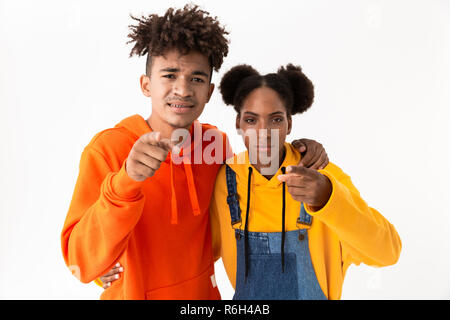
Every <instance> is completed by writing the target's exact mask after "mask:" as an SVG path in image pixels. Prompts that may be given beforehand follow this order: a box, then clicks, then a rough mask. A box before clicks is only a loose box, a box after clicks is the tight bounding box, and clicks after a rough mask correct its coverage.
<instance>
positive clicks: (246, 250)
mask: <svg viewBox="0 0 450 320" xmlns="http://www.w3.org/2000/svg"><path fill="white" fill-rule="evenodd" d="M252 171H253V169H252V167H248V185H247V212H246V214H245V229H244V241H245V243H244V255H245V282H247V276H248V269H249V263H248V251H249V250H248V213H249V211H250V192H251V190H250V186H251V183H252Z"/></svg>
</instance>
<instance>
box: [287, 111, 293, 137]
mask: <svg viewBox="0 0 450 320" xmlns="http://www.w3.org/2000/svg"><path fill="white" fill-rule="evenodd" d="M287 121H288V130H287V135H288V134H290V133H291V130H292V117H291V116H290V115H288V116H287Z"/></svg>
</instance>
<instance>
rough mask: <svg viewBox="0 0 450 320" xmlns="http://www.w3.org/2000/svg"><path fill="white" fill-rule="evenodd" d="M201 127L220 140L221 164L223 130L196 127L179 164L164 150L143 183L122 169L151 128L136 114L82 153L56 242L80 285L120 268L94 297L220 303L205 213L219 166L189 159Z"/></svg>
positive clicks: (200, 144) (203, 145) (100, 135)
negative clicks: (117, 265)
mask: <svg viewBox="0 0 450 320" xmlns="http://www.w3.org/2000/svg"><path fill="white" fill-rule="evenodd" d="M209 129H211V130H212V131H214V132H215V133H216V134H217V135H219V136H221V137H222V139H223V142H224V143H223V144H222V145H221V146H222V147H223V149H222V150H221V152H222V154H223V159H222V161H223V160H224V159H225V158H226V156H227V155H228V156H229V155H230V154H231V155H232V153H231V149H226V147H225V146H229V145H228V143H227V138H226V135H225V134H224V133H223V132H220V131H218V130H217V128H215V127H213V126H211V125H208V124H199V123H198V122H196V125H194V124H193V125H192V127H191V134H192V133H193V134H194V138H193V142H192V143H191V144H190V150H187V151H186V150H183V151H184V159H183V162H182V163H180V164H175V163H173V162H172V161H171V154H170V153H169V155H168V157H167V159H166V160H165V162H163V163H162V164H161V166H160V168H159V169H158V170H157V171H156V173H155V175H154V176H152V177H151V178H148V179H147V180H145V181H143V182H136V181H134V180H132V179H131V178H130V177H129V176H128V175H127V173H126V171H125V161H126V158H127V157H128V153H129V152H130V150H131V148H132V147H133V145H134V143H135V142H136V140H137V139H138V138H139V137H140V136H142V135H143V134H145V133H147V132H150V131H151V129H150V127H149V126H148V124H147V122H146V121H145V120H144V119H143V118H142V117H141V116H139V115H134V116H131V117H129V118H126V119H124V120H123V121H122V122H120V123H119V124H118V125H116V126H115V127H114V128H111V129H107V130H104V131H102V132H100V133H98V134H97V135H96V136H95V137H94V138H93V139H92V141H91V142H90V143H89V144H88V146H87V147H86V148H85V149H84V151H83V154H82V156H81V161H80V172H79V176H78V180H77V183H76V186H75V191H74V194H73V197H72V202H71V204H70V208H69V212H68V214H67V217H66V221H65V223H64V228H63V231H62V234H61V244H62V251H63V255H64V259H65V261H66V264H67V266H69V268H70V269H71V270H75V271H76V273H77V275H78V276H79V278H80V281H82V282H84V283H87V282H91V281H93V280H94V279H96V278H98V277H99V276H101V275H102V274H104V273H105V272H107V271H108V270H110V269H111V268H112V266H113V265H114V264H115V263H116V262H120V263H121V264H122V266H123V267H124V270H125V271H124V273H123V274H122V276H121V278H120V279H119V280H117V281H115V282H114V283H113V284H112V285H111V287H110V288H108V289H106V290H105V291H104V292H103V294H102V296H101V299H220V294H219V291H218V289H217V287H216V284H215V280H214V260H213V253H212V248H211V231H210V224H209V209H208V208H209V202H210V199H211V195H212V191H213V187H214V182H215V179H216V175H217V172H218V170H219V168H220V165H221V164H220V163H212V164H205V163H202V164H195V163H196V162H197V161H195V162H194V153H196V152H197V151H201V152H203V151H204V149H205V148H206V147H208V145H209V144H211V142H204V141H203V142H202V140H203V139H198V137H199V136H200V135H201V136H203V134H204V133H205V131H206V130H208V131H209ZM200 131H201V133H200ZM213 141H214V140H213ZM187 149H189V148H187ZM210 149H211V146H210ZM227 152H228V153H227ZM182 155H183V154H182ZM219 155H220V154H219ZM191 163H194V164H191Z"/></svg>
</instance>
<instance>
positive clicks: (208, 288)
mask: <svg viewBox="0 0 450 320" xmlns="http://www.w3.org/2000/svg"><path fill="white" fill-rule="evenodd" d="M145 298H146V299H147V300H220V293H219V290H218V289H217V285H216V281H215V276H214V265H211V266H210V267H209V268H208V269H207V270H206V271H204V272H203V273H201V274H200V275H198V276H196V277H194V278H192V279H189V280H186V281H183V282H180V283H177V284H174V285H171V286H167V287H162V288H158V289H154V290H151V291H147V292H146V293H145Z"/></svg>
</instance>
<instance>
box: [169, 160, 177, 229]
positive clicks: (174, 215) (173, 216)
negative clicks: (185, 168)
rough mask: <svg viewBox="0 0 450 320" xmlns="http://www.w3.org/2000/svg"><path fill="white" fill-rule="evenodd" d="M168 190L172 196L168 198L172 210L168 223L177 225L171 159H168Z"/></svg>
mask: <svg viewBox="0 0 450 320" xmlns="http://www.w3.org/2000/svg"><path fill="white" fill-rule="evenodd" d="M170 189H171V190H172V196H171V198H170V201H171V209H172V215H171V217H170V223H171V224H177V223H178V208H177V194H176V193H175V185H174V182H173V161H172V159H170Z"/></svg>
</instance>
